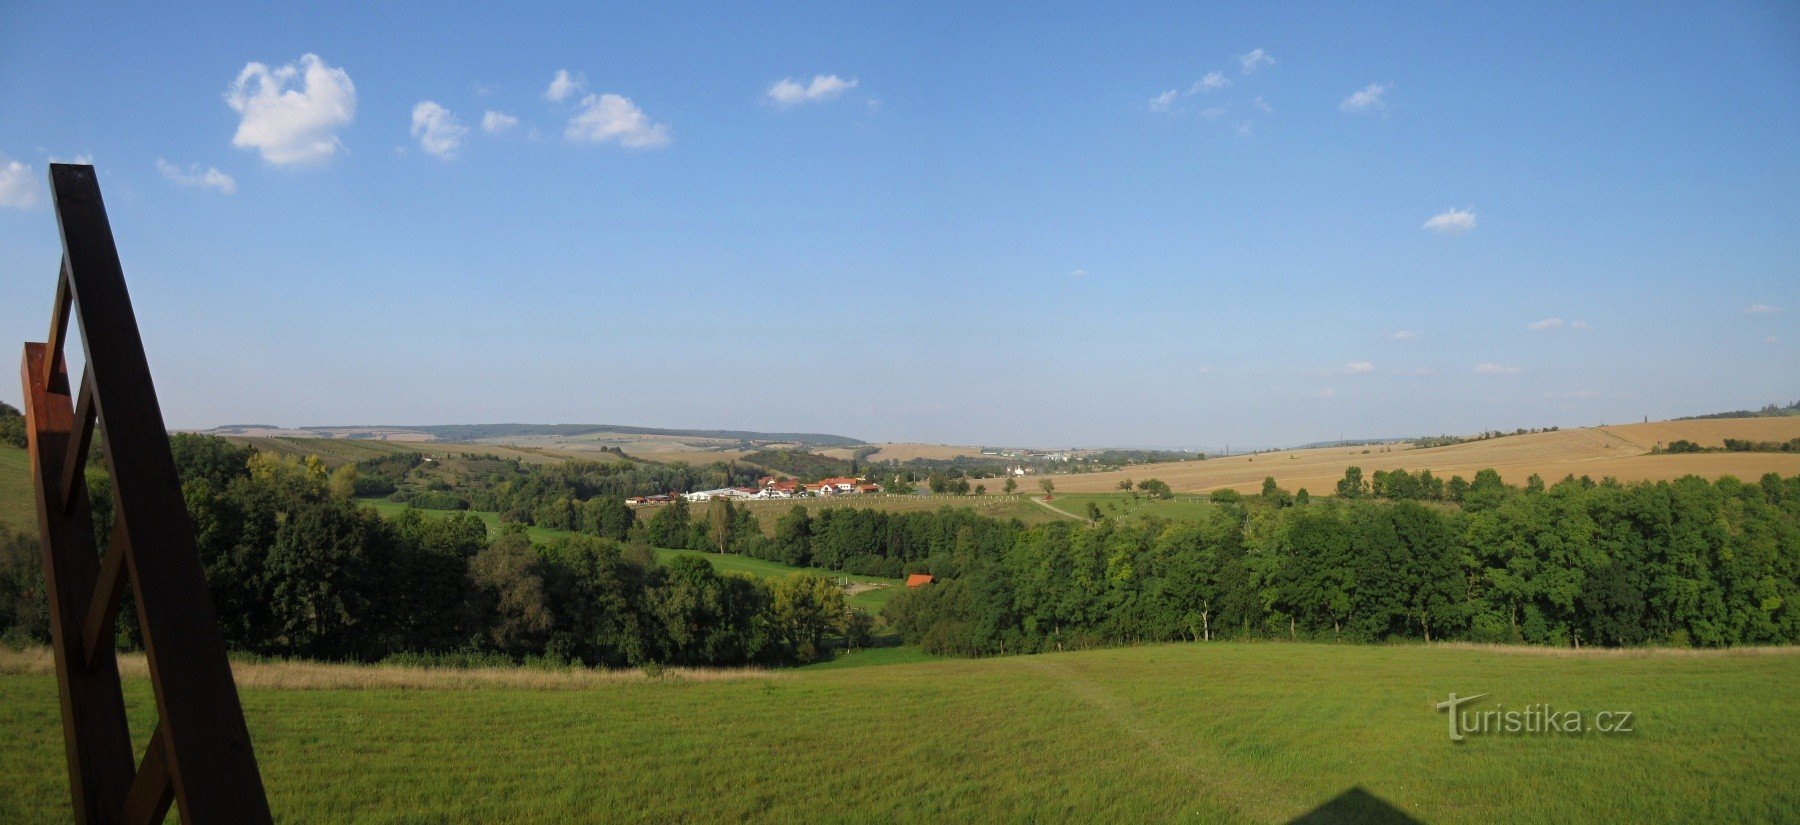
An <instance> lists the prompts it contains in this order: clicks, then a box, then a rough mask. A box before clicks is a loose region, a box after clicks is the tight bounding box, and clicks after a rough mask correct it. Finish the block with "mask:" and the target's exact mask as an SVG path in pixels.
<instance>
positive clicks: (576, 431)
mask: <svg viewBox="0 0 1800 825" xmlns="http://www.w3.org/2000/svg"><path fill="white" fill-rule="evenodd" d="M275 429H276V428H273V427H270V428H261V427H251V426H247V425H233V426H228V427H215V428H214V429H213V430H212V431H211V432H218V433H225V434H232V435H252V434H264V433H261V432H258V431H261V430H275ZM289 432H291V433H293V434H295V435H302V436H314V437H328V438H391V437H395V436H413V438H412V439H396V440H420V441H424V440H430V441H446V442H466V441H480V440H483V439H497V438H531V437H539V438H542V437H563V438H570V437H576V436H583V435H590V434H593V433H619V434H622V435H644V436H665V437H671V438H707V439H719V440H726V441H745V442H752V443H764V444H805V445H809V446H815V447H857V446H861V445H863V444H865V443H867V442H864V441H861V440H858V439H855V438H850V437H848V436H842V435H831V434H829V433H763V432H756V431H753V430H681V429H665V428H660V427H630V426H625V425H621V424H424V425H404V426H402V425H393V424H376V425H350V426H325V427H299V428H295V429H294V430H292V431H283V434H288V433H289Z"/></svg>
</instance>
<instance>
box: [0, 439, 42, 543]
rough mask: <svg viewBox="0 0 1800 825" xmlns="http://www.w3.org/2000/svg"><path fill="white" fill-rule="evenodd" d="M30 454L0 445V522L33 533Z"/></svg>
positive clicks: (34, 496)
mask: <svg viewBox="0 0 1800 825" xmlns="http://www.w3.org/2000/svg"><path fill="white" fill-rule="evenodd" d="M30 458H31V457H30V454H29V453H27V452H25V451H24V450H21V449H19V448H17V447H0V524H4V525H6V526H8V527H11V528H13V529H14V530H23V531H25V532H27V533H31V534H32V535H36V534H37V501H36V498H37V497H36V495H35V494H34V493H32V491H31V460H30Z"/></svg>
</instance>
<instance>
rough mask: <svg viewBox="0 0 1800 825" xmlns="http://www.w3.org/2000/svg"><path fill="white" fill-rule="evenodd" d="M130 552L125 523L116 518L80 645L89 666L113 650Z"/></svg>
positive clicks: (103, 556) (129, 537)
mask: <svg viewBox="0 0 1800 825" xmlns="http://www.w3.org/2000/svg"><path fill="white" fill-rule="evenodd" d="M129 552H131V536H130V534H128V533H126V532H125V520H124V519H120V518H115V519H113V529H112V536H111V537H110V538H108V539H107V540H106V552H105V553H104V554H102V555H101V557H100V580H99V581H98V582H95V584H94V598H93V599H92V600H91V601H89V602H88V611H87V621H86V622H84V623H83V624H82V630H81V641H82V645H83V647H85V648H86V649H87V661H88V662H90V663H92V662H93V661H94V660H96V659H98V658H100V657H101V656H104V655H106V654H107V653H108V652H110V651H112V649H113V620H115V619H117V618H118V617H119V601H120V600H121V599H123V598H124V596H125V554H126V553H129Z"/></svg>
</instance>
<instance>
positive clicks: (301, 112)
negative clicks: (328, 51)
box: [225, 53, 356, 163]
mask: <svg viewBox="0 0 1800 825" xmlns="http://www.w3.org/2000/svg"><path fill="white" fill-rule="evenodd" d="M225 103H226V104H227V105H229V106H231V109H232V111H234V112H237V113H238V114H239V115H241V116H242V119H241V120H239V121H238V128H237V134H236V135H233V136H232V138H231V145H233V146H236V147H238V148H240V149H255V150H257V151H259V152H261V153H262V157H263V160H266V161H268V162H270V163H312V162H319V161H324V160H327V159H329V158H330V157H331V156H332V155H333V154H335V153H336V152H337V150H338V149H339V148H340V147H342V146H343V144H342V143H341V142H339V141H338V137H337V130H338V129H341V128H343V127H345V126H348V125H349V124H350V121H351V119H352V118H354V117H356V85H355V84H353V83H351V82H350V75H349V74H347V73H346V72H345V71H344V70H343V69H334V68H331V67H330V66H327V65H325V61H323V60H320V59H319V56H318V55H316V54H310V53H309V54H305V55H302V56H301V57H300V63H299V64H298V65H295V64H293V63H289V64H287V65H286V66H282V67H280V68H276V69H271V68H269V67H268V66H265V65H263V64H261V63H247V64H245V65H244V70H243V71H241V72H239V73H238V76H237V80H235V81H233V82H232V84H231V88H230V89H228V90H226V92H225Z"/></svg>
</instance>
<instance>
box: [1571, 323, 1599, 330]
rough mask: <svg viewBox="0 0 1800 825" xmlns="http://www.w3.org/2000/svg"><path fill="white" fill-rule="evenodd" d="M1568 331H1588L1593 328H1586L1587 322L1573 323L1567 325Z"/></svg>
mask: <svg viewBox="0 0 1800 825" xmlns="http://www.w3.org/2000/svg"><path fill="white" fill-rule="evenodd" d="M1569 329H1580V330H1589V329H1593V327H1591V326H1588V322H1586V321H1574V322H1571V323H1570V324H1569Z"/></svg>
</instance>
